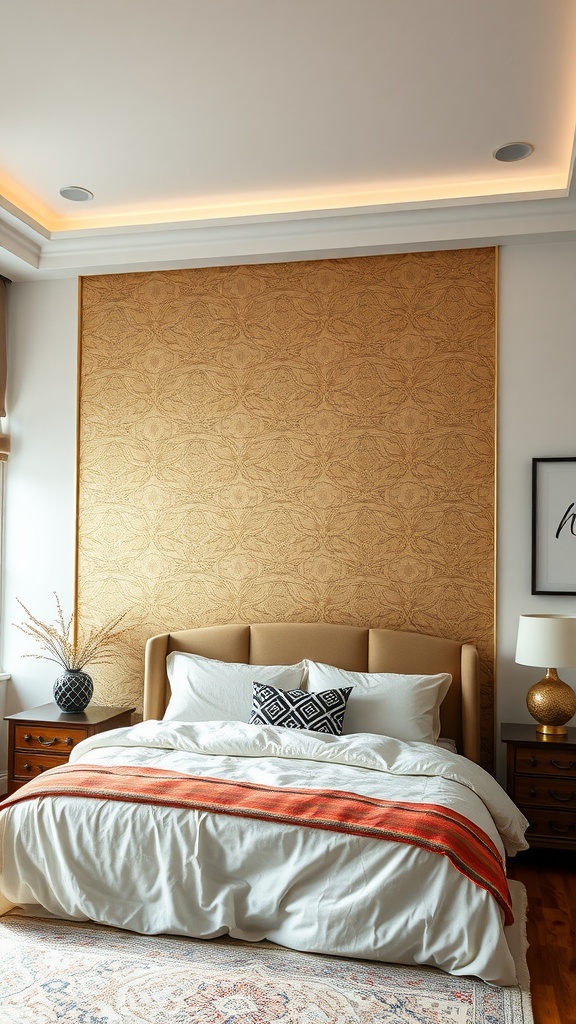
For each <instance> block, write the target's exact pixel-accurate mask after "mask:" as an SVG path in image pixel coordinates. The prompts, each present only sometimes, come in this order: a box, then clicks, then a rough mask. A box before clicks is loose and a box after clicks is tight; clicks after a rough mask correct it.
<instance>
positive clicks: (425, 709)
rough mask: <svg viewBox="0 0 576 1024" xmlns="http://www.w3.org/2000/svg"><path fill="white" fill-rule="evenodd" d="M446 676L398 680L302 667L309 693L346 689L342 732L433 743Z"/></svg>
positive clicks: (393, 675)
mask: <svg viewBox="0 0 576 1024" xmlns="http://www.w3.org/2000/svg"><path fill="white" fill-rule="evenodd" d="M451 681H452V676H451V675H449V674H448V673H447V672H442V673H440V674H439V675H435V676H419V675H400V674H396V673H392V672H348V671H346V670H345V669H341V668H333V666H332V665H322V664H320V663H319V662H316V661H309V662H308V683H307V687H306V689H308V690H309V691H310V692H311V693H318V691H320V690H328V689H330V688H334V687H343V686H352V687H354V689H353V690H352V693H351V694H350V697H349V700H348V706H347V708H346V715H345V717H344V729H343V733H351V732H371V733H377V734H378V735H379V736H394V737H395V738H396V739H397V740H407V741H411V740H417V741H419V742H420V743H436V740H437V739H438V737H439V735H440V712H439V708H440V704H441V703H442V701H443V699H444V697H445V696H446V694H447V692H448V687H449V686H450V683H451Z"/></svg>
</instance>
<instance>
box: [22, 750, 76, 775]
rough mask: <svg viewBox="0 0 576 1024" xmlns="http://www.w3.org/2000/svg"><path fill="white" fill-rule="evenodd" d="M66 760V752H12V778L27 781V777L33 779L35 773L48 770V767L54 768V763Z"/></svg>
mask: <svg viewBox="0 0 576 1024" xmlns="http://www.w3.org/2000/svg"><path fill="white" fill-rule="evenodd" d="M67 761H68V755H67V754H60V755H58V754H35V753H33V752H31V753H30V754H20V753H15V754H14V778H15V779H22V780H23V781H27V780H28V779H34V778H36V776H37V775H41V774H42V772H45V771H47V770H48V768H55V767H56V765H59V764H66V763H67Z"/></svg>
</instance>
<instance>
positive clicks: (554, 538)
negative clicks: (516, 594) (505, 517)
mask: <svg viewBox="0 0 576 1024" xmlns="http://www.w3.org/2000/svg"><path fill="white" fill-rule="evenodd" d="M532 593H533V594H556V595H560V594H576V457H574V458H572V457H566V458H557V459H555V458H545V459H532Z"/></svg>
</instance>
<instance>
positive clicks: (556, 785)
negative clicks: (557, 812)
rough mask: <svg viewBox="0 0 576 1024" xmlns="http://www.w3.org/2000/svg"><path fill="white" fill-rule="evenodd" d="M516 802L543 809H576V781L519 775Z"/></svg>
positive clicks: (516, 779) (515, 793)
mask: <svg viewBox="0 0 576 1024" xmlns="http://www.w3.org/2000/svg"><path fill="white" fill-rule="evenodd" d="M513 798H514V800H515V802H516V803H517V804H534V805H536V806H538V805H540V806H543V807H550V808H553V807H556V805H558V807H559V808H562V806H564V807H565V808H566V809H567V810H569V809H571V808H573V807H574V808H576V779H566V778H562V779H559V778H557V777H555V776H554V777H553V776H550V777H549V778H539V777H538V776H534V777H533V778H530V777H529V776H522V775H517V776H516V777H515V779H514V797H513Z"/></svg>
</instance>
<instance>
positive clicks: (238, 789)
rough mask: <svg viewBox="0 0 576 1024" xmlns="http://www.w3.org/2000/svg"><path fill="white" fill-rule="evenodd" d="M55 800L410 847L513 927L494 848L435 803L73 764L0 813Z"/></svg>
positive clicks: (18, 795)
mask: <svg viewBox="0 0 576 1024" xmlns="http://www.w3.org/2000/svg"><path fill="white" fill-rule="evenodd" d="M56 796H72V797H94V798H97V799H107V800H122V801H128V802H134V803H149V804H162V805H164V806H168V807H183V808H189V809H190V810H201V811H211V812H213V813H215V814H234V815H240V816H244V817H249V818H263V819H264V820H266V821H276V822H279V823H281V824H286V825H303V826H306V827H308V828H321V829H329V830H332V831H336V832H348V833H351V834H352V835H357V836H366V837H367V838H371V839H387V840H390V841H392V842H395V843H409V844H412V845H414V846H419V847H421V848H422V849H424V850H429V851H431V852H433V853H439V854H443V855H444V856H446V857H448V859H449V860H450V861H451V862H452V864H453V865H454V867H455V868H457V869H458V871H460V872H462V874H464V875H466V877H467V878H469V879H471V881H473V882H475V883H476V885H479V886H481V887H482V888H483V889H486V890H487V891H488V892H489V893H491V895H492V896H493V897H494V899H496V901H497V902H498V904H499V905H500V906H501V907H502V909H503V911H504V919H505V923H506V924H507V925H509V924H512V922H513V920H514V918H513V915H512V902H511V898H510V891H509V889H508V883H507V881H506V876H505V873H504V868H503V864H502V859H501V857H500V854H499V852H498V850H497V849H496V847H495V845H494V843H493V842H492V840H491V839H490V838H489V837H488V836H487V835H486V833H485V832H483V831H482V829H481V828H478V826H477V825H475V824H474V823H473V822H471V821H469V820H468V819H467V818H465V817H464V816H463V815H461V814H458V813H457V811H453V810H450V809H449V808H447V807H442V806H440V805H437V804H422V803H397V802H394V801H391V800H377V799H374V798H373V797H367V796H359V795H358V794H356V793H347V792H344V791H342V790H330V789H295V788H289V787H278V786H264V785H261V784H259V783H254V782H242V781H237V780H229V779H214V778H210V777H207V776H197V775H186V774H183V773H181V772H173V771H168V770H166V769H164V768H136V767H132V766H129V765H85V764H74V765H68V764H67V765H61V766H60V767H57V768H52V769H50V771H48V772H46V773H45V774H42V775H40V776H38V777H37V778H36V779H32V780H31V781H30V782H27V783H26V784H25V785H24V786H22V788H21V789H19V790H17V791H16V792H15V793H13V794H12V796H9V797H8V798H7V799H6V800H4V801H3V803H1V804H0V810H2V809H4V808H5V807H8V806H10V805H11V804H15V803H19V802H20V801H23V800H32V799H35V798H38V797H43V798H44V797H56Z"/></svg>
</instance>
